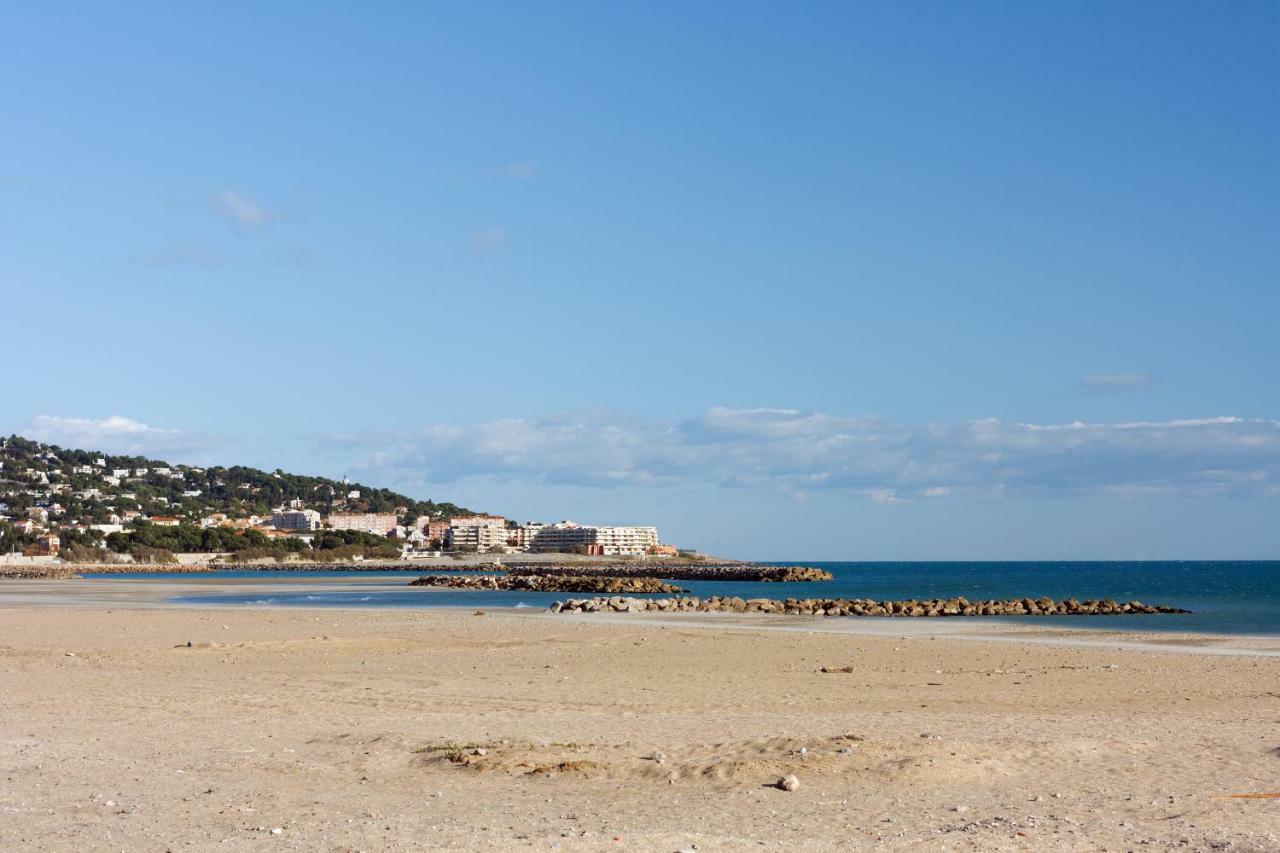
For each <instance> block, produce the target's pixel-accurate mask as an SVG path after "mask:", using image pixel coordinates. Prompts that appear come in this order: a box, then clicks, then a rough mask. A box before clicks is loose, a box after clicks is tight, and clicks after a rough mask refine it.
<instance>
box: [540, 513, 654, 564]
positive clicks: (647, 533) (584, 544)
mask: <svg viewBox="0 0 1280 853" xmlns="http://www.w3.org/2000/svg"><path fill="white" fill-rule="evenodd" d="M530 526H532V525H530ZM657 544H658V528H656V527H637V526H631V525H582V524H575V523H574V522H572V521H558V522H556V523H555V524H547V525H543V526H541V527H540V528H539V529H538V530H537V531H536V532H535V533H534V534H533V535H532V537H531V541H530V544H529V550H530V551H542V552H568V551H573V550H575V549H577V548H585V549H586V550H587V552H588V553H591V554H601V555H604V556H607V557H636V556H641V555H643V554H645V553H646V552H647V551H648V549H649V547H650V546H652V545H657Z"/></svg>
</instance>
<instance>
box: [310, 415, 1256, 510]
mask: <svg viewBox="0 0 1280 853" xmlns="http://www.w3.org/2000/svg"><path fill="white" fill-rule="evenodd" d="M321 449H322V450H324V451H325V452H328V453H330V454H337V455H340V456H342V457H343V458H344V461H346V462H350V461H352V460H354V464H356V465H357V466H358V467H359V468H360V469H361V470H364V471H367V472H369V473H370V474H372V475H376V476H379V477H384V478H387V479H391V480H395V481H397V482H423V483H442V482H451V481H457V480H461V479H465V478H469V477H490V478H495V479H498V480H519V481H527V482H538V483H552V484H572V485H580V486H593V487H610V486H683V485H718V486H724V487H769V488H778V489H781V490H784V491H786V492H788V493H806V494H809V493H812V492H815V491H818V490H830V489H839V490H847V491H850V492H854V493H857V494H861V495H864V496H865V497H867V498H868V499H870V500H872V501H876V502H879V503H885V504H906V503H909V502H911V501H913V500H916V499H920V498H930V499H934V500H938V499H946V498H948V497H949V496H954V495H961V494H979V493H980V494H985V495H990V496H1006V497H1034V496H1047V495H1062V494H1085V493H1092V494H1103V493H1107V494H1135V495H1136V494H1170V495H1209V494H1258V493H1266V494H1280V422H1276V421H1271V420H1250V419H1243V418H1233V417H1225V418H1202V419H1187V420H1175V421H1162V422H1132V423H1115V424H1087V423H1070V424H1030V423H1006V422H1003V421H998V420H977V421H966V422H960V423H954V424H933V425H928V426H909V425H905V424H900V423H897V422H894V421H891V420H887V419H884V418H857V417H843V416H836V415H829V414H824V413H821V412H803V411H796V410H790V409H728V408H713V409H710V410H708V411H706V412H705V413H703V414H702V415H699V416H697V417H694V418H690V419H687V420H683V421H678V422H669V421H653V420H646V419H642V418H630V417H625V416H621V415H616V414H608V413H589V414H568V415H560V416H556V417H548V418H512V419H504V420H496V421H490V422H487V423H482V424H479V425H477V426H474V427H468V428H462V427H457V426H440V425H437V426H430V427H427V428H425V429H422V430H418V431H414V432H406V433H395V434H390V433H373V434H364V435H355V436H345V437H330V438H328V439H325V440H323V441H322V442H321Z"/></svg>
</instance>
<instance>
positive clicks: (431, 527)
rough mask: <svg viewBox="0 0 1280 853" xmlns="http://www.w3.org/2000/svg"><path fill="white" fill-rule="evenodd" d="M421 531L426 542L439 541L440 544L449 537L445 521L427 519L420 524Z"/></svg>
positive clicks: (447, 523)
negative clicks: (424, 522)
mask: <svg viewBox="0 0 1280 853" xmlns="http://www.w3.org/2000/svg"><path fill="white" fill-rule="evenodd" d="M422 532H423V534H424V535H425V536H426V537H427V541H428V542H439V543H440V544H441V545H443V544H444V541H445V540H446V539H448V538H449V522H447V521H428V522H427V523H426V524H424V525H422Z"/></svg>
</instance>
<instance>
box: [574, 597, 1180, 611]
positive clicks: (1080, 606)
mask: <svg viewBox="0 0 1280 853" xmlns="http://www.w3.org/2000/svg"><path fill="white" fill-rule="evenodd" d="M610 611H612V612H615V613H644V612H659V613H671V612H679V611H697V612H699V613H709V612H728V613H778V614H785V615H788V616H1111V615H1123V614H1139V613H1189V612H1191V611H1189V610H1180V609H1178V608H1176V607H1159V606H1155V605H1151V604H1143V603H1142V602H1140V601H1129V602H1124V603H1121V602H1117V601H1114V600H1113V599H1110V598H1107V599H1102V600H1098V599H1090V600H1088V601H1077V600H1076V599H1074V598H1068V599H1066V600H1064V601H1055V600H1054V599H1052V598H1036V599H1032V598H1013V599H1008V600H1005V601H995V600H991V601H969V600H968V599H966V598H948V599H940V598H933V599H929V600H923V601H917V600H915V599H909V600H906V601H874V600H872V599H870V598H863V599H859V598H852V599H850V598H835V599H832V598H805V599H796V598H788V599H785V600H783V601H775V600H773V599H769V598H752V599H742V598H737V597H732V598H730V597H721V596H718V595H716V596H712V597H711V598H621V597H616V596H615V597H613V598H587V599H569V600H568V601H557V602H556V603H555V604H553V605H551V612H552V613H597V612H610Z"/></svg>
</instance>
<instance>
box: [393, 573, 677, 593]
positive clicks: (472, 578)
mask: <svg viewBox="0 0 1280 853" xmlns="http://www.w3.org/2000/svg"><path fill="white" fill-rule="evenodd" d="M409 586H436V587H448V588H450V589H514V590H527V591H529V592H604V593H610V594H616V593H633V594H634V593H642V592H648V593H662V594H664V595H670V594H672V593H679V592H684V590H683V589H681V588H680V587H678V586H675V585H674V584H669V583H665V582H663V581H660V580H658V579H657V578H614V577H594V576H593V577H582V576H574V575H557V576H554V577H553V576H542V575H424V576H423V577H420V578H418V579H417V580H415V581H413V582H412V583H410V584H409Z"/></svg>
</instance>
